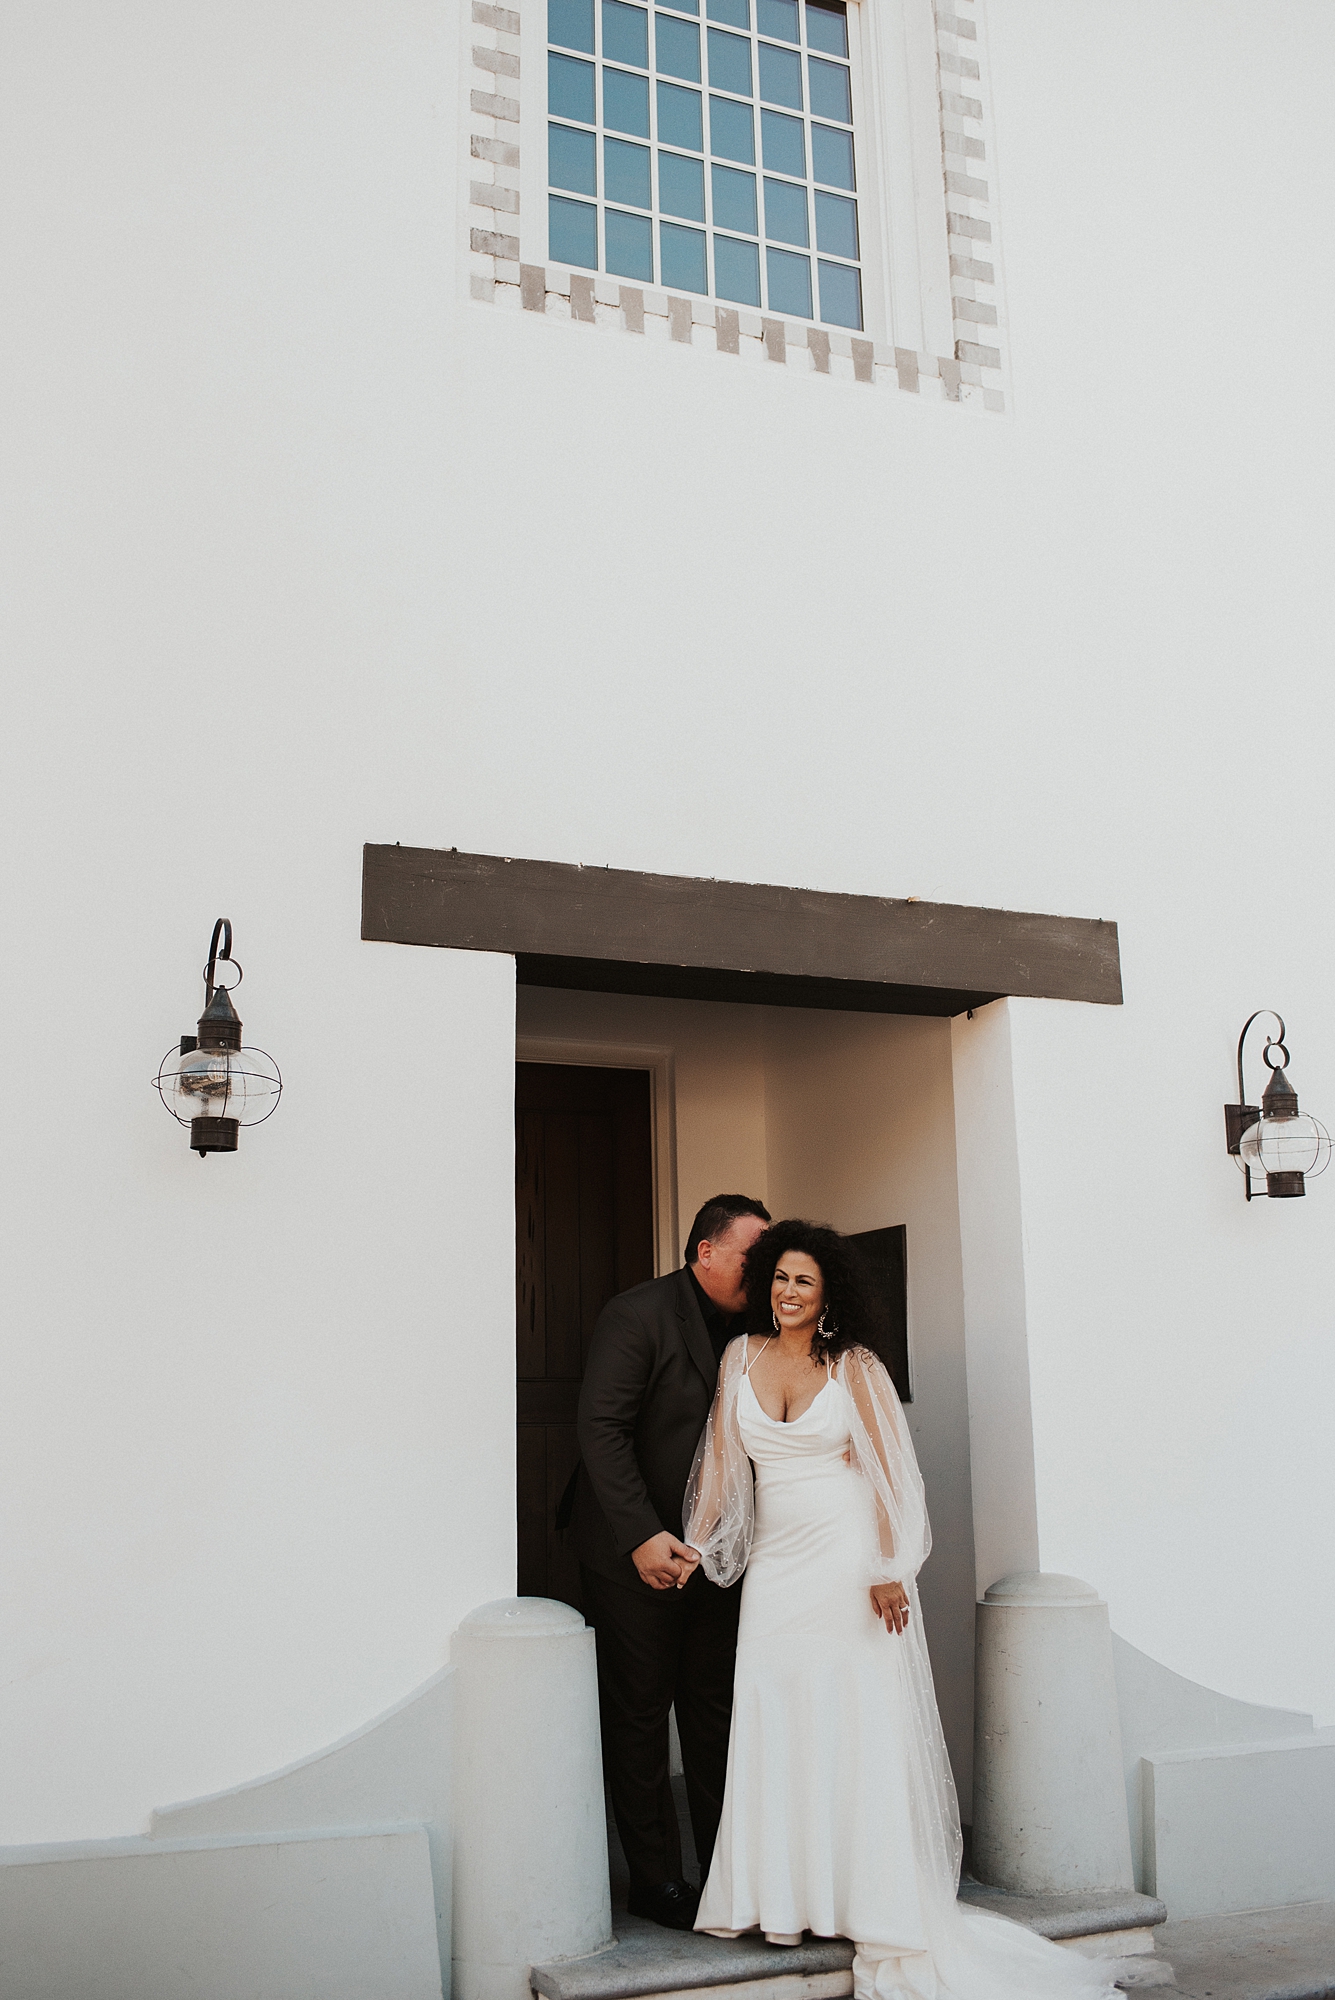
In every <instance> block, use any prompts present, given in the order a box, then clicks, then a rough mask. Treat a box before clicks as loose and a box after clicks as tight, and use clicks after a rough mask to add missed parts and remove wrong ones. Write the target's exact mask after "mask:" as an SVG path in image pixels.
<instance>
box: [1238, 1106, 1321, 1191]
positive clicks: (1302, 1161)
mask: <svg viewBox="0 0 1335 2000" xmlns="http://www.w3.org/2000/svg"><path fill="white" fill-rule="evenodd" d="M1241 1157H1242V1160H1243V1163H1244V1165H1246V1166H1249V1167H1250V1168H1251V1169H1252V1171H1253V1172H1254V1173H1256V1172H1259V1173H1264V1174H1305V1175H1307V1176H1308V1177H1309V1179H1310V1177H1311V1176H1312V1175H1313V1174H1319V1173H1321V1172H1322V1171H1323V1169H1324V1168H1325V1167H1326V1166H1328V1165H1329V1163H1330V1134H1329V1132H1327V1130H1326V1128H1325V1126H1324V1125H1323V1124H1321V1122H1320V1121H1319V1120H1318V1119H1316V1118H1309V1117H1307V1115H1306V1114H1305V1113H1302V1114H1300V1115H1299V1116H1297V1117H1294V1118H1264V1117H1262V1118H1258V1119H1257V1121H1256V1123H1255V1124H1254V1125H1249V1126H1248V1127H1247V1130H1246V1131H1245V1132H1244V1133H1243V1135H1242V1146H1241Z"/></svg>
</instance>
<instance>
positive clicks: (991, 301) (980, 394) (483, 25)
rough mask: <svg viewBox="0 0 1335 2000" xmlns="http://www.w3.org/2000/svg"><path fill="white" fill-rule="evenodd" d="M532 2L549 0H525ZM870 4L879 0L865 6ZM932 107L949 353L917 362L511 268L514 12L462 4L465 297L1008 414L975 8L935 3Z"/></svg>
mask: <svg viewBox="0 0 1335 2000" xmlns="http://www.w3.org/2000/svg"><path fill="white" fill-rule="evenodd" d="M526 4H527V5H529V6H541V5H544V4H545V0H526ZM865 4H872V5H874V4H875V0H865ZM935 18H936V54H937V78H936V81H937V100H938V103H939V106H940V126H941V172H942V177H943V186H944V189H945V197H946V221H947V231H948V249H949V255H950V290H951V308H952V314H953V319H954V336H955V342H954V352H953V353H951V354H947V355H942V354H922V353H917V352H915V351H914V350H913V349H912V348H906V347H890V346H887V345H886V344H885V343H884V342H882V341H879V340H878V341H872V340H868V339H864V338H862V337H861V336H859V335H857V334H853V333H848V332H843V331H841V330H840V329H839V328H837V327H815V326H808V325H806V324H805V323H804V322H800V321H799V322H794V321H792V320H781V319H771V318H769V317H767V316H762V315H761V314H760V313H759V312H752V311H749V310H748V309H747V308H746V307H744V306H728V305H723V304H721V303H715V301H714V300H712V299H700V298H687V299H683V298H678V297H676V296H675V295H674V294H672V293H668V292H665V291H658V290H655V289H654V288H653V287H651V286H643V285H627V284H623V283H622V282H621V280H620V279H618V278H609V277H605V276H603V275H602V274H601V273H594V272H589V271H583V272H581V271H568V270H565V269H563V268H562V267H561V266H559V265H552V264H548V265H541V264H521V263H520V260H519V238H518V236H517V235H515V234H514V233H513V232H514V230H515V228H516V226H517V225H516V223H515V221H514V220H513V218H514V217H516V216H517V215H518V213H519V196H520V180H519V90H520V74H519V54H520V44H519V14H518V12H517V10H516V9H514V8H512V7H498V6H493V5H491V4H490V0H472V36H471V40H472V60H473V69H472V76H471V79H470V89H469V100H468V102H469V115H468V119H467V137H468V162H467V180H468V188H469V208H468V246H469V247H468V262H469V284H470V290H471V295H472V297H473V298H474V299H475V300H476V301H478V302H479V303H480V304H484V305H490V306H495V307H497V308H499V309H500V310H502V311H509V312H531V313H541V314H542V315H543V316H544V317H545V318H547V319H559V320H566V321H569V322H572V323H575V324H579V325H584V326H593V327H604V328H615V329H617V330H619V331H621V332H623V333H628V334H637V335H639V336H640V337H641V338H642V339H649V340H660V341H672V342H676V343H678V344H681V345H683V346H689V347H694V348H699V349H701V350H703V351H707V352H711V353H716V354H724V355H729V356H732V357H735V358H736V359H737V360H739V361H743V362H764V363H769V362H777V363H778V364H779V365H780V366H781V367H783V368H786V369H790V370H792V369H795V370H797V371H798V372H799V373H802V374H816V375H824V376H826V377H829V378H837V379H841V380H843V381H846V382H853V383H861V384H863V385H865V386H867V387H869V388H882V389H889V390H892V391H894V392H895V393H896V394H899V395H909V396H918V397H920V398H926V399H928V400H934V401H938V402H948V403H960V404H964V405H967V406H969V407H971V408H974V409H979V410H986V411H991V412H993V413H995V414H1002V413H1004V411H1005V409H1006V389H1005V373H1004V321H1003V315H1002V304H1001V298H1000V293H999V288H998V285H997V273H996V257H997V243H996V221H997V218H996V213H995V199H994V196H995V190H994V188H993V185H992V178H991V175H990V172H989V167H988V147H989V143H990V124H989V118H988V106H987V99H986V95H985V88H984V85H985V79H984V76H983V65H982V60H981V51H980V46H979V34H978V20H977V10H976V4H975V0H953V4H941V5H938V6H937V7H936V10H935Z"/></svg>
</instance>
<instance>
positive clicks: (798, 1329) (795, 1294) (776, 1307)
mask: <svg viewBox="0 0 1335 2000" xmlns="http://www.w3.org/2000/svg"><path fill="white" fill-rule="evenodd" d="M769 1302H770V1305H771V1307H772V1308H773V1311H774V1315H775V1317H776V1318H777V1320H778V1322H779V1325H780V1326H781V1327H782V1329H783V1331H784V1332H785V1333H805V1334H812V1333H814V1332H815V1331H816V1323H817V1321H818V1320H819V1319H820V1315H821V1307H822V1306H823V1305H824V1304H825V1280H824V1279H823V1278H822V1276H821V1269H820V1265H819V1264H818V1263H817V1262H816V1260H815V1258H814V1257H808V1255H807V1253H806V1251H805V1250H786V1251H785V1252H784V1254H783V1256H782V1257H780V1259H779V1261H778V1264H777V1266H776V1267H775V1271H774V1283H773V1284H772V1285H771V1286H770V1292H769Z"/></svg>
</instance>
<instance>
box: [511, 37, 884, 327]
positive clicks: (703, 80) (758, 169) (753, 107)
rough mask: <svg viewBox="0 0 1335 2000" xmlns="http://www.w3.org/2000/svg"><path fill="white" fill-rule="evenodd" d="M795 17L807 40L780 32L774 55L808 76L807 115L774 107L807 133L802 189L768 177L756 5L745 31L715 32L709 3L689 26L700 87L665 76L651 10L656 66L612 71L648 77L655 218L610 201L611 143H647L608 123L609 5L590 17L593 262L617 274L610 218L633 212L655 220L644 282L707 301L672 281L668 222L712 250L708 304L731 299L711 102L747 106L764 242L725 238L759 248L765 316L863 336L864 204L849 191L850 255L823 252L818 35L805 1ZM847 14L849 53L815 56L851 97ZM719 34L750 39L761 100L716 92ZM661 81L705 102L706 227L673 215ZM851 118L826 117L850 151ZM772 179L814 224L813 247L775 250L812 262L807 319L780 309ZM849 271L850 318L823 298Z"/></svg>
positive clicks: (809, 230)
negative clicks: (721, 260)
mask: <svg viewBox="0 0 1335 2000" xmlns="http://www.w3.org/2000/svg"><path fill="white" fill-rule="evenodd" d="M667 7H668V10H669V12H668V15H667V18H668V19H669V20H670V19H673V18H676V19H681V14H678V12H677V10H676V9H674V8H673V6H672V0H667ZM636 11H637V12H638V11H639V10H638V8H637V9H636ZM795 11H796V12H797V16H798V21H797V28H798V39H797V41H796V43H794V44H789V43H788V42H787V41H786V40H785V39H783V38H782V30H779V31H778V32H779V35H780V39H779V40H777V41H771V42H770V43H769V44H768V45H767V46H769V47H770V48H771V49H774V50H782V49H785V48H790V47H791V48H792V49H793V50H794V51H795V53H796V55H797V60H798V64H799V77H800V97H801V103H800V107H794V106H793V105H792V104H791V103H789V104H786V105H784V106H782V108H781V109H780V108H779V107H778V106H775V107H773V111H772V114H771V115H777V116H780V117H785V118H793V119H795V121H796V122H797V124H798V125H799V128H800V132H801V142H802V155H803V158H802V165H803V169H804V171H803V177H802V179H801V180H800V181H799V180H798V179H797V178H796V177H795V176H794V175H793V174H792V172H791V169H785V168H782V167H775V168H773V169H768V170H767V168H766V163H765V125H764V117H765V106H766V104H767V103H768V100H766V99H764V98H763V97H762V85H761V48H762V41H761V35H762V29H761V25H760V19H759V9H758V7H757V6H756V5H755V4H754V0H752V4H751V5H749V6H748V8H747V13H748V25H747V27H746V28H745V29H742V28H741V27H740V26H739V25H738V24H736V23H735V22H726V23H722V22H721V23H717V24H711V21H710V16H709V6H708V0H704V4H703V6H702V7H701V10H700V12H699V13H697V14H696V15H694V16H693V17H688V18H689V19H690V20H691V24H692V25H693V27H694V28H695V31H696V35H697V37H698V50H699V59H700V61H699V67H700V75H699V78H698V79H695V78H676V77H674V76H673V73H672V72H671V71H670V70H666V71H665V70H664V69H663V68H662V67H660V49H659V22H660V16H659V14H658V12H657V10H655V9H654V8H653V7H652V5H651V6H650V7H649V8H648V9H646V11H645V14H644V32H645V37H646V40H645V45H644V47H645V55H646V57H647V58H648V62H647V66H646V67H645V68H644V69H643V70H641V69H640V66H639V63H638V61H637V59H636V57H635V56H633V55H632V56H626V55H624V54H623V55H620V56H618V58H617V61H616V62H615V63H614V64H613V68H614V70H615V69H619V68H621V66H622V65H624V66H625V71H624V72H623V73H632V65H633V73H634V74H635V75H636V76H637V77H642V79H643V82H644V86H645V89H646V92H647V98H648V102H647V115H646V118H645V124H646V126H647V132H646V136H645V139H644V141H643V142H642V143H643V144H644V146H645V148H646V150H647V154H648V180H649V186H648V195H649V207H648V209H647V210H642V209H639V208H638V207H635V208H634V209H633V210H632V208H631V207H630V206H627V207H625V208H621V207H619V205H615V204H613V203H612V202H611V200H610V197H609V192H608V184H607V161H608V151H607V146H608V141H609V139H610V140H611V141H612V142H613V143H614V144H617V143H620V144H625V145H635V146H637V147H638V145H639V144H640V143H641V142H640V140H639V139H638V135H637V136H636V137H635V138H633V139H632V138H630V137H629V136H628V137H626V138H624V139H620V140H618V136H617V133H616V132H615V131H614V130H612V128H611V127H610V126H609V122H608V119H607V115H606V103H605V90H606V79H607V71H608V60H609V58H608V53H607V47H606V19H607V17H606V16H605V14H604V11H603V7H602V4H601V0H593V7H592V9H591V12H592V16H593V18H592V21H591V22H590V24H589V25H590V28H591V31H592V32H591V34H590V37H589V39H590V40H591V42H592V44H593V47H592V50H591V51H590V54H591V56H592V60H593V63H594V67H595V76H596V95H595V103H594V107H593V108H594V124H593V130H592V134H591V136H592V139H593V145H594V168H595V180H594V188H595V201H594V213H595V230H596V235H597V242H596V245H595V246H594V258H595V265H596V268H599V269H604V270H608V269H609V268H610V266H609V255H610V253H609V252H608V248H607V230H608V217H609V213H610V212H612V213H617V212H619V213H622V214H626V215H628V216H629V215H630V214H632V213H634V214H635V215H636V216H637V217H638V218H640V219H642V220H644V221H646V222H647V224H648V230H649V255H648V268H649V272H650V273H651V274H654V275H651V276H648V277H646V276H645V273H644V272H643V271H640V272H639V273H637V274H635V275H637V276H638V277H639V278H640V281H641V282H649V283H652V282H654V276H655V275H656V277H657V281H658V282H659V283H660V284H661V285H663V286H664V287H665V288H672V287H674V286H675V287H676V288H678V289H682V290H686V291H692V292H698V290H699V288H698V286H696V285H693V284H691V283H690V282H689V281H683V280H682V279H681V278H680V277H676V278H674V279H671V280H669V279H668V278H667V277H666V276H665V275H664V271H663V250H664V236H663V227H664V224H665V223H666V224H667V225H668V227H680V228H682V229H685V230H690V231H693V232H696V233H699V234H700V235H701V237H702V241H703V246H704V259H705V268H704V274H703V275H704V292H703V295H704V296H707V297H708V296H712V297H715V298H721V297H722V293H721V292H720V289H719V277H718V269H717V245H718V236H719V228H720V225H719V219H718V214H717V205H716V199H715V181H714V161H715V157H716V155H715V151H714V132H713V124H714V120H713V118H712V115H711V110H710V103H709V100H710V98H711V97H714V98H719V99H722V100H724V101H725V102H731V103H735V104H737V105H738V106H739V107H740V106H743V105H745V106H746V108H747V111H748V115H749V118H750V120H751V127H752V134H753V146H752V150H753V153H754V158H753V160H752V162H751V165H750V173H751V176H752V179H753V185H754V193H755V204H756V214H755V232H756V233H755V235H754V236H752V235H751V234H750V232H749V231H742V230H740V229H739V227H738V225H737V224H736V223H735V222H732V223H730V224H729V225H728V226H727V227H725V228H724V229H723V232H722V233H723V234H724V235H725V236H726V237H728V238H729V239H730V240H734V241H739V240H747V241H750V242H752V243H753V244H754V247H755V254H756V259H757V264H758V267H759V268H758V271H757V276H758V279H759V286H760V297H761V300H762V301H763V305H762V307H761V309H762V310H764V309H766V308H767V309H768V310H769V311H771V312H785V313H788V314H789V315H790V316H794V317H798V318H806V319H812V320H816V321H822V320H823V321H824V323H826V324H834V325H850V326H853V327H855V328H856V327H858V326H860V324H861V306H860V293H861V282H860V270H861V263H862V257H861V245H860V243H859V242H858V240H857V224H856V216H857V211H856V206H855V204H856V199H857V197H856V189H855V188H854V187H853V186H851V185H850V186H849V187H848V190H847V203H848V207H849V209H850V211H851V219H850V221H849V230H850V241H851V251H850V250H847V249H842V248H840V249H838V250H834V251H825V252H822V250H821V248H820V242H819V232H820V229H821V227H822V224H821V221H820V219H819V215H818V210H817V189H818V182H817V166H816V155H815V147H814V131H813V127H814V124H815V112H814V108H813V104H812V70H811V60H812V57H813V45H812V43H811V40H810V36H809V33H808V28H809V15H808V8H807V4H806V0H801V4H800V6H799V7H798V8H797V9H796V10H795ZM627 12H629V10H627ZM684 12H685V10H684V9H683V10H682V13H684ZM840 12H841V15H842V18H843V20H844V23H845V27H844V37H845V48H844V50H843V51H842V52H838V51H836V50H835V49H832V48H820V49H817V50H815V51H814V53H815V56H816V59H817V60H819V61H827V62H828V61H831V59H833V61H834V62H835V63H837V64H838V66H839V67H840V68H842V69H843V72H844V76H845V78H846V79H847V82H846V85H845V89H846V90H847V89H848V87H849V85H851V75H850V71H849V63H850V60H851V55H852V49H851V45H850V42H851V38H849V37H848V36H847V16H846V14H844V13H843V10H840ZM650 13H653V15H654V18H653V20H652V21H651V20H650V19H649V14H650ZM711 25H714V26H715V27H716V28H717V32H718V33H720V34H727V35H736V36H738V37H739V38H740V37H741V36H743V35H744V36H745V38H746V43H747V49H748V57H749V63H750V78H751V86H752V92H751V96H750V97H749V98H741V97H739V96H738V95H737V94H736V93H735V92H729V91H726V90H724V89H722V88H721V87H719V86H716V85H714V84H713V83H712V82H711V63H710V41H709V36H710V28H711ZM651 29H652V32H653V37H654V39H653V44H652V48H650V46H649V44H648V40H647V38H648V35H649V32H650V30H651ZM774 32H775V31H774V30H773V28H772V27H771V34H773V33H774ZM660 82H664V83H666V84H668V86H669V87H670V88H686V89H689V90H692V91H693V92H695V93H698V105H699V115H700V121H701V129H700V141H701V151H700V153H699V154H698V156H697V155H695V154H694V153H692V154H691V155H690V157H691V158H693V159H695V160H696V161H697V164H698V169H699V173H700V176H701V183H702V186H701V203H700V205H701V207H702V209H703V219H702V220H700V221H698V222H697V220H696V219H695V217H694V216H692V217H691V218H690V219H689V220H687V219H686V218H683V217H673V216H671V215H670V214H669V213H668V212H667V209H666V206H665V201H664V195H663V187H662V165H663V157H664V148H663V133H662V127H661V119H660V101H659V84H660ZM550 109H551V107H549V110H550ZM851 111H852V106H851V102H850V103H849V104H848V106H847V110H846V112H845V113H844V114H831V113H829V112H828V111H827V112H826V113H825V114H824V118H825V119H826V120H828V119H830V118H831V116H832V115H837V116H838V122H839V125H840V126H841V127H843V128H844V129H845V130H846V131H847V134H848V140H849V144H850V147H851V145H852V143H853V126H852V123H851ZM579 115H580V114H578V113H575V114H571V113H568V112H566V113H563V112H561V111H559V110H557V111H556V112H555V116H556V118H558V119H561V118H566V117H570V118H572V119H574V118H578V117H579ZM687 144H688V142H686V141H683V140H682V139H681V138H680V137H677V138H676V139H674V141H673V142H672V143H671V144H670V145H669V147H668V151H669V153H671V154H675V155H676V156H677V157H684V155H683V153H682V150H681V149H682V148H683V146H685V145H687ZM849 158H850V160H851V158H852V154H851V152H850V154H849ZM720 164H721V165H723V170H724V171H725V172H728V171H739V172H746V171H747V169H746V168H745V166H742V165H738V166H737V167H731V166H727V165H724V164H723V162H720ZM767 173H768V174H769V176H770V177H771V178H773V179H774V180H775V181H776V182H778V183H780V184H782V185H787V186H790V187H792V188H793V189H794V190H795V191H796V190H797V189H798V188H800V189H801V197H802V204H803V211H804V215H805V235H806V243H805V245H802V244H800V243H799V244H794V245H792V246H791V247H786V246H784V245H783V243H782V237H781V235H780V238H779V239H778V240H776V241H775V242H774V244H773V248H774V250H775V251H777V253H778V256H779V258H782V257H784V256H785V255H787V256H793V257H794V258H795V259H796V258H802V259H803V262H804V264H805V279H804V284H805V287H806V289H808V290H809V293H810V298H809V304H808V309H807V310H806V311H805V312H803V311H802V310H801V309H800V307H798V306H795V305H794V303H793V300H792V299H791V297H790V298H789V301H788V303H787V304H786V305H779V306H776V305H775V304H774V300H773V286H772V283H771V271H770V251H771V232H770V229H769V227H768V225H767V203H766V178H767ZM849 181H850V182H851V181H852V175H851V174H850V175H849ZM821 185H830V186H834V185H842V184H841V183H821ZM842 198H843V197H841V196H835V197H833V199H835V200H839V199H842ZM627 199H628V198H626V197H624V196H623V200H627ZM828 199H830V198H829V197H827V201H828ZM632 240H633V239H632ZM637 254H638V253H637ZM689 254H691V255H694V254H695V253H693V252H692V253H689ZM618 255H619V258H620V260H621V261H623V262H624V261H628V260H629V261H632V262H633V261H634V258H633V257H630V258H629V259H628V257H627V252H626V251H624V250H623V251H621V252H619V253H618ZM836 260H837V261H836ZM840 268H842V269H843V270H845V271H847V272H848V274H849V277H850V279H851V280H852V285H853V288H854V289H853V290H852V291H851V292H847V293H846V294H845V298H844V301H843V302H842V303H843V313H842V315H840V316H838V317H836V316H835V310H834V307H833V303H832V301H827V300H826V299H825V298H824V296H823V292H824V285H823V282H822V279H823V273H824V271H825V270H829V271H837V270H838V269H840ZM612 275H631V274H630V273H612ZM743 282H745V280H743ZM740 303H743V304H745V303H746V301H741V302H740ZM823 305H826V306H827V307H829V308H830V309H829V310H827V311H826V312H822V306H823ZM850 314H852V315H853V316H852V317H849V315H850Z"/></svg>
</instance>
